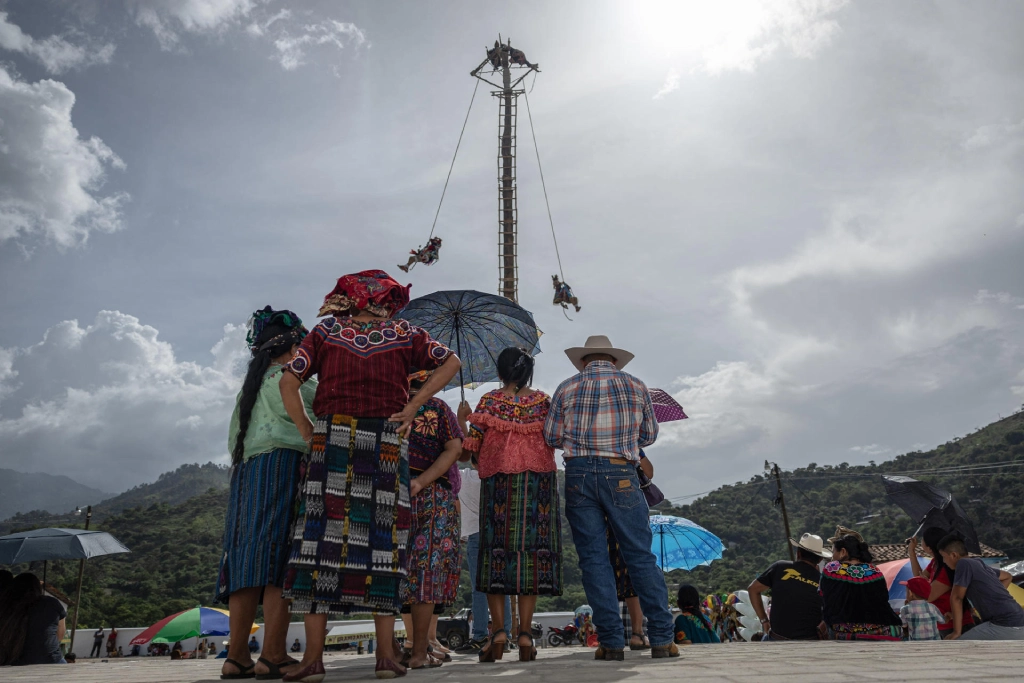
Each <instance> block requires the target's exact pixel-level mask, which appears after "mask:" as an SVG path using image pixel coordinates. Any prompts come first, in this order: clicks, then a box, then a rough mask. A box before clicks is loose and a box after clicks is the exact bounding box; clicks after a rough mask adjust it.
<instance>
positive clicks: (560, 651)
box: [0, 641, 1024, 683]
mask: <svg viewBox="0 0 1024 683" xmlns="http://www.w3.org/2000/svg"><path fill="white" fill-rule="evenodd" d="M510 655H511V656H512V658H509V656H510ZM505 656H506V658H507V659H505V660H502V661H501V662H498V663H496V664H479V663H478V662H476V661H475V658H474V657H471V656H468V655H456V656H455V659H454V661H453V662H451V663H449V664H445V665H444V666H443V667H441V668H438V669H423V670H418V671H410V672H409V674H408V676H406V677H405V679H404V680H407V681H410V683H414V682H415V681H421V682H422V683H427V682H428V681H436V682H438V683H441V682H444V683H463V682H465V681H486V680H489V679H493V678H504V677H510V676H511V677H514V678H515V680H516V683H533V682H541V681H543V682H548V681H551V682H553V683H613V682H614V681H622V680H633V681H637V682H638V683H662V682H664V683H667V682H669V681H672V682H673V683H675V682H677V681H685V682H686V683H703V682H705V681H734V682H735V683H797V682H802V681H807V682H814V683H833V682H835V683H840V682H843V683H848V682H849V681H900V682H902V681H922V682H932V683H934V682H935V681H986V682H991V683H1003V682H1007V683H1008V682H1010V681H1014V682H1015V683H1019V682H1020V681H1022V680H1024V642H999V643H971V642H955V643H944V642H939V641H937V642H921V643H871V644H868V643H865V644H858V643H774V644H752V643H742V644H727V645H714V646H713V645H697V646H690V647H686V648H683V650H682V656H681V657H680V658H678V659H653V660H652V659H651V656H650V653H649V652H629V651H628V650H627V652H626V660H625V661H624V662H596V661H594V659H593V657H594V655H593V650H584V649H583V648H551V649H545V650H541V651H540V654H539V656H538V658H537V661H535V662H530V663H522V664H521V663H520V662H519V661H518V659H516V658H514V657H515V653H506V655H505ZM222 662H223V660H213V659H207V660H198V661H191V660H185V661H175V662H172V661H170V660H169V659H167V658H160V659H149V658H145V657H144V658H141V659H133V658H128V659H113V660H109V661H107V662H103V661H99V660H85V661H82V662H79V663H78V664H74V665H68V666H32V667H5V668H3V669H0V681H4V682H5V683H6V682H8V681H10V682H11V683H14V682H18V683H22V682H25V683H43V682H44V681H45V682H49V681H67V682H76V683H79V682H80V683H101V682H102V683H108V682H113V683H157V682H160V683H163V682H165V681H166V682H168V683H179V682H181V683H184V682H186V681H188V682H192V681H216V680H219V677H220V666H221V664H222ZM373 663H374V659H373V655H356V654H346V653H342V654H329V655H328V656H327V658H326V659H325V665H326V668H327V678H326V681H370V680H376V679H375V678H374V675H373ZM495 683H500V682H498V681H495Z"/></svg>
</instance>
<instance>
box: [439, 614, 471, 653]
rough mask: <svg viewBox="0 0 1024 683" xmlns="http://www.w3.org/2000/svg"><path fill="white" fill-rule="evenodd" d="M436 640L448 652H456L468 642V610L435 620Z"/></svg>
mask: <svg viewBox="0 0 1024 683" xmlns="http://www.w3.org/2000/svg"><path fill="white" fill-rule="evenodd" d="M437 639H438V640H440V641H441V642H442V643H444V644H445V646H446V647H448V649H450V650H458V649H459V648H460V647H462V646H463V645H465V644H466V643H467V642H468V641H469V608H463V609H460V610H459V611H458V612H456V613H455V614H454V615H452V616H450V617H440V618H439V619H438V620H437Z"/></svg>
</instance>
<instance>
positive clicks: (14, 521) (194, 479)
mask: <svg viewBox="0 0 1024 683" xmlns="http://www.w3.org/2000/svg"><path fill="white" fill-rule="evenodd" d="M230 479H231V471H230V469H229V468H227V467H224V466H222V465H215V464H214V463H212V462H208V463H206V464H205V465H200V464H198V463H195V464H191V465H182V466H181V467H179V468H178V469H176V470H174V471H173V472H164V473H163V474H161V475H160V476H159V477H158V478H157V480H156V481H154V482H152V483H149V484H140V485H139V486H136V487H135V488H132V489H129V490H127V491H125V492H124V493H122V494H120V495H117V496H114V497H112V498H107V499H106V500H104V501H102V502H100V503H97V504H96V505H93V506H92V524H94V525H95V524H96V523H98V522H100V521H102V520H103V519H105V518H106V517H108V516H110V515H113V514H116V513H118V512H122V511H124V510H128V509H131V508H135V507H149V506H150V505H152V504H153V503H165V504H167V505H178V504H179V503H184V502H185V501H187V500H189V499H190V498H193V497H195V496H198V495H200V494H202V493H204V492H205V491H207V490H209V489H211V488H215V489H227V487H228V484H229V483H230ZM66 502H67V501H66ZM75 504H76V503H75V502H74V501H73V500H71V501H70V502H67V505H68V506H70V507H72V508H73V507H74V505H75ZM83 507H84V506H83ZM83 514H84V513H83ZM84 523H85V518H84V517H83V516H82V515H76V514H75V513H74V511H73V510H66V511H65V510H62V511H59V512H56V513H55V512H52V511H45V510H35V511H33V512H27V513H21V514H16V515H14V516H13V517H11V518H9V519H6V520H4V521H2V522H0V534H6V533H12V532H14V531H22V530H24V529H38V528H40V527H81V526H82V525H83V524H84ZM115 535H116V534H115Z"/></svg>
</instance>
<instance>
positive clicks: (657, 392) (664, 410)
mask: <svg viewBox="0 0 1024 683" xmlns="http://www.w3.org/2000/svg"><path fill="white" fill-rule="evenodd" d="M650 394H651V403H653V404H654V418H655V419H656V420H657V421H658V422H659V423H662V422H674V421H675V420H685V419H687V416H686V413H684V412H683V407H682V406H681V405H679V403H677V402H676V400H675V399H674V398H672V397H671V396H669V394H668V392H667V391H664V390H662V389H651V390H650Z"/></svg>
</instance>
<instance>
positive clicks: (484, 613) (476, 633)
mask: <svg viewBox="0 0 1024 683" xmlns="http://www.w3.org/2000/svg"><path fill="white" fill-rule="evenodd" d="M479 553H480V534H478V533H477V534H470V535H469V537H468V538H467V539H466V559H467V560H468V562H469V580H470V585H472V586H473V587H474V588H473V603H472V605H473V606H472V610H473V633H472V634H471V635H472V638H473V640H483V639H484V638H486V637H487V622H488V621H490V612H489V611H488V609H487V594H486V593H481V592H480V591H478V590H476V563H477V559H478V557H477V556H478V555H479ZM505 633H512V601H511V600H510V599H509V598H508V596H505Z"/></svg>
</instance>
